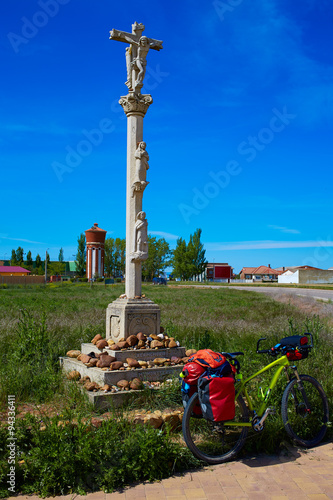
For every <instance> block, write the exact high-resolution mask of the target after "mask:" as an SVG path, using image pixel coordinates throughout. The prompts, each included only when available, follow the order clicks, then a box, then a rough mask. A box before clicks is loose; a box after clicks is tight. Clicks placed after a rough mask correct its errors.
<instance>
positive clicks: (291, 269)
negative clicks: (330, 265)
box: [276, 266, 323, 273]
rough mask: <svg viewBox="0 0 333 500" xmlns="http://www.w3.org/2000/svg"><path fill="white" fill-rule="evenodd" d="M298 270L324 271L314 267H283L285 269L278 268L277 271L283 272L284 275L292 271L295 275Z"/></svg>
mask: <svg viewBox="0 0 333 500" xmlns="http://www.w3.org/2000/svg"><path fill="white" fill-rule="evenodd" d="M298 269H313V270H316V271H322V270H323V269H320V268H319V267H312V266H283V267H277V268H276V270H277V271H282V272H283V273H285V272H286V271H291V272H293V273H294V272H295V271H297V270H298Z"/></svg>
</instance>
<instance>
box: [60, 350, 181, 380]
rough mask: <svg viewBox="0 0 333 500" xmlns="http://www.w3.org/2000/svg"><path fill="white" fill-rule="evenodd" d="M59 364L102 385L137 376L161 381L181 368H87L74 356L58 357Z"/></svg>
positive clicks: (172, 375) (177, 366)
mask: <svg viewBox="0 0 333 500" xmlns="http://www.w3.org/2000/svg"><path fill="white" fill-rule="evenodd" d="M60 365H61V368H62V370H63V371H64V372H65V373H67V372H71V371H73V370H76V371H78V372H79V373H80V375H81V378H82V377H89V378H90V380H91V381H92V382H96V383H97V384H99V385H101V386H103V385H104V384H108V385H117V382H119V380H128V381H130V380H132V379H133V378H139V379H140V380H142V381H149V382H157V381H159V382H162V381H163V380H166V379H167V378H172V377H178V376H179V374H180V372H181V371H182V369H183V365H175V366H161V367H154V368H146V369H143V368H136V369H132V370H115V371H111V372H110V371H104V370H102V369H101V368H95V367H91V368H88V367H87V366H86V365H84V364H83V363H81V361H78V360H77V359H75V358H66V357H64V358H60Z"/></svg>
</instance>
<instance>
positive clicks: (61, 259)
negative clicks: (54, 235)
mask: <svg viewBox="0 0 333 500" xmlns="http://www.w3.org/2000/svg"><path fill="white" fill-rule="evenodd" d="M58 261H59V262H64V249H63V248H62V247H61V248H60V250H59V257H58Z"/></svg>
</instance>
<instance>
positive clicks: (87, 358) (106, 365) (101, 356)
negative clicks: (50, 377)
mask: <svg viewBox="0 0 333 500" xmlns="http://www.w3.org/2000/svg"><path fill="white" fill-rule="evenodd" d="M153 337H158V338H159V339H160V340H156V339H155V338H153ZM162 337H163V338H162ZM91 342H92V344H94V345H96V347H97V348H98V349H99V350H100V351H101V352H99V353H96V352H94V351H92V352H90V353H88V354H83V353H81V351H79V350H71V351H68V352H67V354H66V356H67V357H69V358H76V359H77V360H78V361H81V363H83V364H84V365H85V366H86V367H87V368H92V367H96V368H101V369H102V370H103V371H114V370H117V371H118V370H120V371H122V370H133V369H149V368H156V367H162V366H175V365H183V364H185V363H187V361H188V358H189V356H191V355H192V354H194V353H195V352H196V350H195V349H188V350H187V351H186V352H185V357H182V358H180V357H178V356H171V357H170V358H165V357H156V358H154V359H152V360H148V361H147V360H140V359H135V358H132V357H130V356H129V357H128V358H126V360H125V361H119V360H118V361H117V359H116V357H115V356H112V355H111V354H109V353H108V350H109V351H119V350H121V351H126V350H129V351H133V350H138V349H139V350H140V349H157V350H158V349H162V348H166V347H178V346H179V342H176V341H175V340H174V339H173V338H169V337H168V336H166V335H163V334H160V335H152V336H151V337H147V336H146V335H144V334H143V333H138V334H137V335H131V336H130V337H128V338H127V339H126V340H125V339H121V340H120V341H118V342H117V344H116V343H115V342H114V341H113V340H110V339H109V340H108V341H107V340H105V339H103V338H102V337H101V335H96V336H95V337H94V338H93V339H92V341H91ZM112 354H113V353H112Z"/></svg>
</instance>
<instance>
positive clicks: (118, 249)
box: [104, 238, 126, 277]
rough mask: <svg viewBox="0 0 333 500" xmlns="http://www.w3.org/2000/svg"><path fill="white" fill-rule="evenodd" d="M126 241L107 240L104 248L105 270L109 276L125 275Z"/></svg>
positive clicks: (120, 239)
mask: <svg viewBox="0 0 333 500" xmlns="http://www.w3.org/2000/svg"><path fill="white" fill-rule="evenodd" d="M125 251H126V240H125V239H122V238H116V239H114V238H107V239H106V240H105V247H104V252H105V253H104V268H105V274H106V275H108V276H114V277H117V276H122V275H124V274H125Z"/></svg>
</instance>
